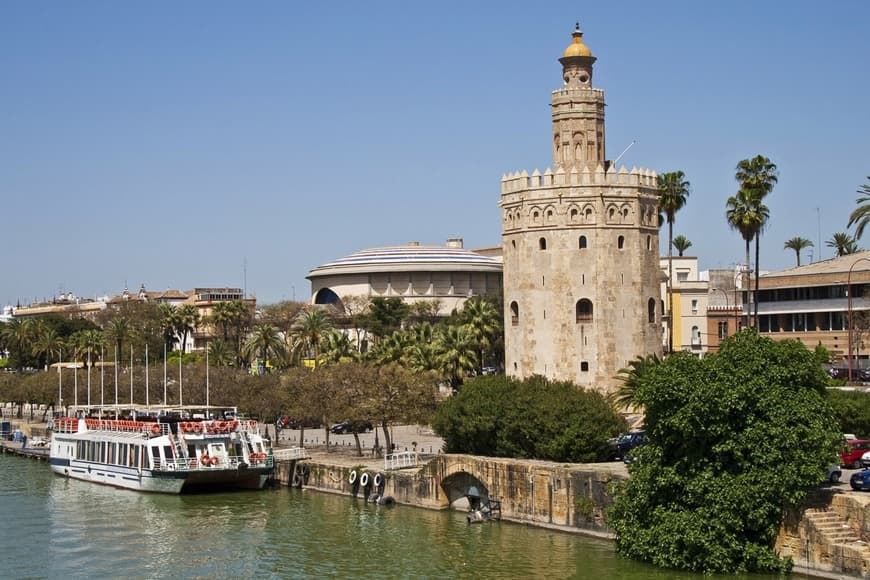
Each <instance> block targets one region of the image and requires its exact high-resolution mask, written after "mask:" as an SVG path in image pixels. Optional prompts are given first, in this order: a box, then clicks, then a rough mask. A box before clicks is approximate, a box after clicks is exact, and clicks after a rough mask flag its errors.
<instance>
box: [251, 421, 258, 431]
mask: <svg viewBox="0 0 870 580" xmlns="http://www.w3.org/2000/svg"><path fill="white" fill-rule="evenodd" d="M251 430H252V431H256V430H257V422H256V421H254V420H253V419H251Z"/></svg>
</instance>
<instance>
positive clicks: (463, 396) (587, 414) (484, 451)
mask: <svg viewBox="0 0 870 580" xmlns="http://www.w3.org/2000/svg"><path fill="white" fill-rule="evenodd" d="M432 426H433V429H434V430H435V432H436V433H438V434H439V435H440V436H441V437H443V438H444V441H445V446H446V450H447V451H448V452H449V453H472V454H475V455H487V456H491V457H516V458H523V459H549V460H552V461H564V462H576V463H581V462H590V461H598V460H601V459H604V458H605V457H606V455H607V451H608V445H607V439H608V438H609V437H612V436H614V435H616V434H617V433H619V432H620V431H623V430H625V428H626V425H625V421H624V419H623V418H622V417H621V416H620V415H618V414H617V413H616V412H615V411H614V410H613V409H612V407H611V406H610V405H609V404H608V403H607V401H606V400H605V399H604V397H602V396H601V395H600V394H599V393H597V392H594V391H587V390H584V389H581V388H580V387H578V386H576V385H574V384H572V383H566V382H550V381H548V380H547V379H545V378H543V377H532V378H530V379H528V380H525V381H520V380H517V379H512V378H508V377H503V376H486V377H478V378H475V379H473V380H471V381H468V382H466V383H465V385H464V386H463V387H462V390H461V391H460V392H459V393H458V394H457V395H456V396H454V397H451V398H450V399H448V400H447V401H445V402H443V403H442V404H441V405H440V406H439V408H438V411H437V413H436V417H435V419H434V421H433V423H432Z"/></svg>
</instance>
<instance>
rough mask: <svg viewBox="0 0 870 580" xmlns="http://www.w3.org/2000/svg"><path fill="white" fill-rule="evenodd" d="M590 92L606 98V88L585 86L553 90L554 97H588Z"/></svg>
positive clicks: (595, 95) (599, 97)
mask: <svg viewBox="0 0 870 580" xmlns="http://www.w3.org/2000/svg"><path fill="white" fill-rule="evenodd" d="M590 93H591V94H592V95H593V96H594V97H596V98H598V99H604V90H602V89H594V88H592V87H583V88H568V87H562V88H561V89H556V90H554V91H553V92H552V95H553V96H554V97H581V96H582V97H586V96H589V95H590Z"/></svg>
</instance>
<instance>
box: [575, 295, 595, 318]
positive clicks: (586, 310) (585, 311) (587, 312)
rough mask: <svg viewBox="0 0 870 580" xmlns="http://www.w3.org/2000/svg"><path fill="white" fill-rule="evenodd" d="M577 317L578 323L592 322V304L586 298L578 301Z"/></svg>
mask: <svg viewBox="0 0 870 580" xmlns="http://www.w3.org/2000/svg"><path fill="white" fill-rule="evenodd" d="M575 310H576V317H577V322H578V323H579V322H592V302H591V301H589V300H588V299H586V298H581V299H580V300H578V301H577V306H576V308H575Z"/></svg>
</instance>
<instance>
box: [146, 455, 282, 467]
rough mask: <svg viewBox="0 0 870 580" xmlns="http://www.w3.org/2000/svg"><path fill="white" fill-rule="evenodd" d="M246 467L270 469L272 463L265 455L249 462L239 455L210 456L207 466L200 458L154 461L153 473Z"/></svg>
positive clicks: (269, 457)
mask: <svg viewBox="0 0 870 580" xmlns="http://www.w3.org/2000/svg"><path fill="white" fill-rule="evenodd" d="M242 465H244V466H246V467H272V466H273V465H274V461H273V459H272V457H271V456H269V455H267V456H266V457H265V458H264V459H259V460H253V461H252V460H250V459H247V460H246V459H245V458H244V457H242V456H240V455H232V456H227V457H217V456H212V457H210V458H209V460H208V464H206V462H205V461H203V459H202V458H194V457H178V458H175V459H165V460H163V459H161V460H159V461H157V460H155V466H154V471H208V470H210V469H239V468H240V467H241V466H242Z"/></svg>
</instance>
